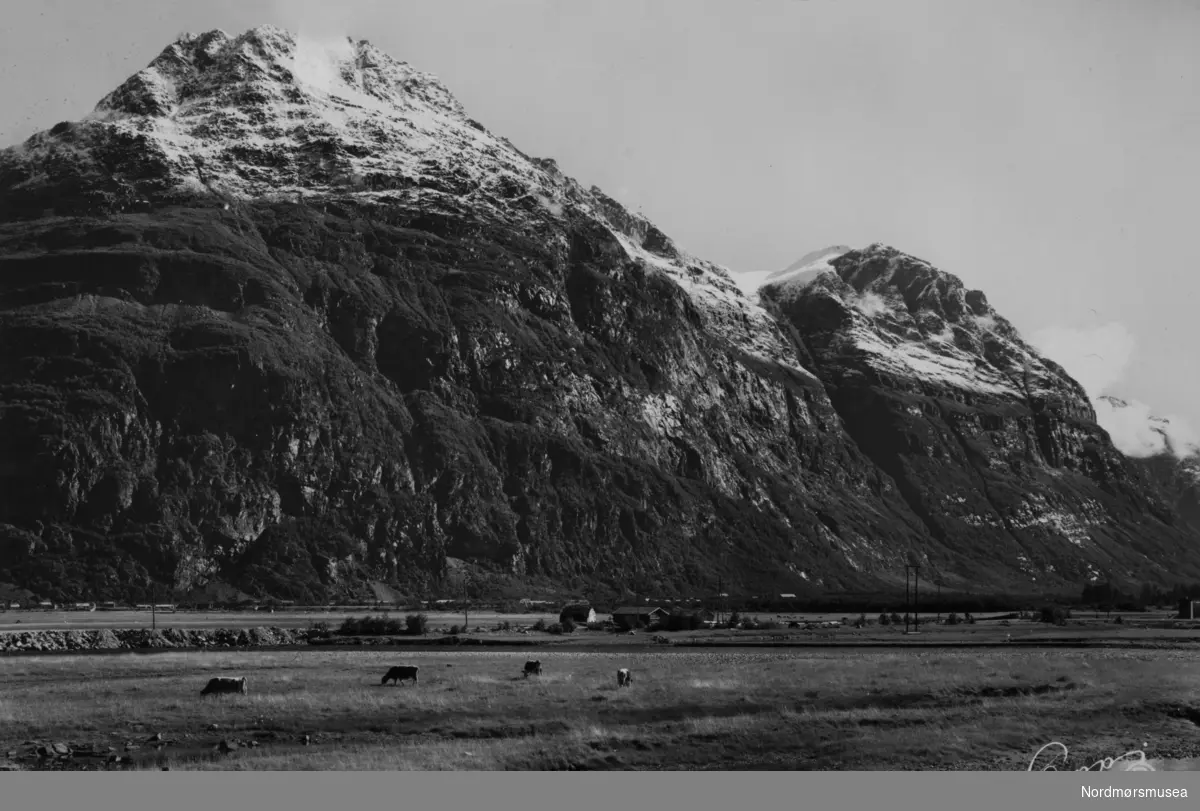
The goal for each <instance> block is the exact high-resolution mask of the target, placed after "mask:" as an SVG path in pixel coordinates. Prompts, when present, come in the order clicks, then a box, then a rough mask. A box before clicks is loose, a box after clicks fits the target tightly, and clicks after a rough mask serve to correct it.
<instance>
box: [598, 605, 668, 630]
mask: <svg viewBox="0 0 1200 811" xmlns="http://www.w3.org/2000/svg"><path fill="white" fill-rule="evenodd" d="M668 616H670V615H669V614H668V613H667V612H666V611H664V610H663V609H661V608H657V607H655V606H649V605H645V606H622V607H621V608H618V609H616V610H615V611H613V612H612V618H613V622H614V623H616V624H617V626H618V627H620V628H624V629H626V630H628V629H630V628H635V627H637V625H638V624H641V625H643V626H645V627H650V626H651V625H653V624H654V623H656V622H662V621H664V620H665V619H666V618H667V617H668Z"/></svg>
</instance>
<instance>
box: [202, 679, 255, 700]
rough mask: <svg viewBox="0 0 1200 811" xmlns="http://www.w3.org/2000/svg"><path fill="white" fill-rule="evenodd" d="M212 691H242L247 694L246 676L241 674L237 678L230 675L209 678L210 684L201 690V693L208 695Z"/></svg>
mask: <svg viewBox="0 0 1200 811" xmlns="http://www.w3.org/2000/svg"><path fill="white" fill-rule="evenodd" d="M212 693H241V694H242V695H246V677H245V676H239V677H237V678H236V679H234V678H230V677H228V676H216V677H215V678H211V679H209V680H208V685H207V686H205V688H204V689H203V690H201V691H200V695H202V696H207V695H210V694H212Z"/></svg>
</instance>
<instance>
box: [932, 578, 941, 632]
mask: <svg viewBox="0 0 1200 811" xmlns="http://www.w3.org/2000/svg"><path fill="white" fill-rule="evenodd" d="M934 582H935V583H936V584H937V605H938V617H937V621H938V624H939V625H940V624H941V622H942V578H941V575H939V576H938V579H937V580H935V581H934Z"/></svg>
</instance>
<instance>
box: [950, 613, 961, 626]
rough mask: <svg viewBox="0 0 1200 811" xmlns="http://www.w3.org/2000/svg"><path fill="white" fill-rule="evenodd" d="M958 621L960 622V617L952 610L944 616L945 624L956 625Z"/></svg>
mask: <svg viewBox="0 0 1200 811" xmlns="http://www.w3.org/2000/svg"><path fill="white" fill-rule="evenodd" d="M960 622H962V619H961V618H960V617H959V616H958V614H956V613H955V612H953V611H951V612H950V614H949V616H947V617H946V624H947V625H958V624H959V623H960Z"/></svg>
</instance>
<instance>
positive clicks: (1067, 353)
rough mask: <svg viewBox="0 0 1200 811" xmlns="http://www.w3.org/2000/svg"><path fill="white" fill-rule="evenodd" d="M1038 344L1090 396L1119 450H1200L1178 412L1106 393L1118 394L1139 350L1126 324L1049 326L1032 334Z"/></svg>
mask: <svg viewBox="0 0 1200 811" xmlns="http://www.w3.org/2000/svg"><path fill="white" fill-rule="evenodd" d="M1030 342H1031V343H1032V344H1033V345H1034V346H1036V347H1037V348H1038V350H1039V351H1040V352H1041V353H1042V354H1043V355H1045V356H1046V357H1048V358H1050V359H1051V360H1053V361H1055V362H1056V363H1058V364H1059V365H1060V366H1062V367H1063V368H1064V369H1066V370H1067V373H1068V374H1070V375H1071V377H1073V378H1075V379H1076V380H1077V381H1079V384H1080V385H1081V386H1083V388H1084V389H1085V390H1086V391H1087V393H1088V396H1089V397H1091V398H1092V405H1093V406H1094V407H1095V409H1096V421H1097V422H1098V423H1099V424H1100V427H1101V428H1103V429H1104V430H1105V431H1108V433H1109V435H1110V436H1111V437H1112V441H1113V444H1114V445H1115V446H1116V447H1117V450H1119V451H1121V452H1122V453H1124V454H1126V455H1127V456H1133V457H1139V458H1141V457H1146V456H1154V455H1155V454H1159V453H1165V452H1168V451H1169V452H1172V453H1174V454H1175V455H1176V456H1179V457H1180V458H1182V457H1184V456H1189V455H1192V454H1195V453H1197V452H1200V437H1198V436H1197V434H1196V432H1195V430H1194V429H1193V428H1192V427H1191V426H1190V425H1189V424H1188V422H1187V420H1186V419H1184V418H1183V417H1179V416H1168V417H1165V418H1158V417H1156V416H1155V415H1154V413H1153V412H1152V411H1151V409H1150V406H1148V405H1146V404H1145V403H1142V402H1139V401H1137V400H1125V399H1124V398H1121V399H1122V401H1123V402H1124V405H1116V404H1114V403H1112V402H1110V401H1109V400H1107V399H1101V398H1103V397H1104V396H1106V395H1107V396H1116V397H1120V392H1119V391H1117V390H1116V386H1117V384H1119V383H1120V382H1121V380H1122V379H1123V377H1124V374H1125V369H1126V368H1127V367H1128V366H1129V363H1130V362H1131V361H1132V360H1133V359H1134V357H1135V355H1136V354H1137V340H1136V339H1135V338H1134V337H1133V334H1132V333H1130V332H1129V330H1128V329H1126V328H1125V325H1124V324H1119V323H1116V322H1112V323H1109V324H1105V325H1104V326H1101V327H1094V328H1089V329H1073V328H1070V327H1050V328H1047V329H1043V330H1040V331H1038V332H1036V333H1034V334H1033V335H1032V336H1030Z"/></svg>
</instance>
